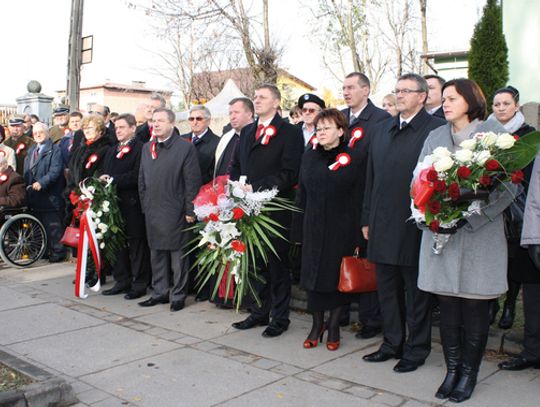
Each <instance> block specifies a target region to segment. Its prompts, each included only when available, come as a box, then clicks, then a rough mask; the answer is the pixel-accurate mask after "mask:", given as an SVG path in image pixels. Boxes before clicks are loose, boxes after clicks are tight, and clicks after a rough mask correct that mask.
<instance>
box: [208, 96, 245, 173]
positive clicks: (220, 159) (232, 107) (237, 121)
mask: <svg viewBox="0 0 540 407" xmlns="http://www.w3.org/2000/svg"><path fill="white" fill-rule="evenodd" d="M254 115H255V108H254V106H253V102H252V101H251V100H249V99H248V98H245V97H239V98H234V99H232V100H231V101H230V102H229V120H230V124H231V126H232V127H231V129H230V130H228V131H226V132H224V134H223V136H221V138H220V140H219V143H218V145H217V147H216V153H215V163H216V165H215V167H214V178H215V177H218V176H220V175H228V174H230V173H231V170H232V164H233V158H234V153H235V151H236V149H237V148H238V144H239V143H240V132H241V131H242V129H243V128H244V127H245V126H247V125H248V124H250V123H253V116H254Z"/></svg>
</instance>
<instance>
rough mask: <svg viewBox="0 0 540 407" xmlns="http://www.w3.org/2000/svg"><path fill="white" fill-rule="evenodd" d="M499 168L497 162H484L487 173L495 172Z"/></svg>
mask: <svg viewBox="0 0 540 407" xmlns="http://www.w3.org/2000/svg"><path fill="white" fill-rule="evenodd" d="M499 168H501V165H500V164H499V162H498V161H497V160H487V161H486V170H488V171H497V170H498V169H499Z"/></svg>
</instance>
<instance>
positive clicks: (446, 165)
mask: <svg viewBox="0 0 540 407" xmlns="http://www.w3.org/2000/svg"><path fill="white" fill-rule="evenodd" d="M453 165H454V160H452V157H442V158H440V159H439V160H437V161H436V162H435V163H434V164H433V167H434V168H435V171H437V172H444V171H447V170H449V169H450V168H452V166H453Z"/></svg>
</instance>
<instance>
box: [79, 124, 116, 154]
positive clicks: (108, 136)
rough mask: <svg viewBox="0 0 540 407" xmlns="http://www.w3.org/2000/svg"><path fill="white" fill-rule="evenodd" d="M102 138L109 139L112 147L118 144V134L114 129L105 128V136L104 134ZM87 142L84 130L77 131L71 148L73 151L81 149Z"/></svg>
mask: <svg viewBox="0 0 540 407" xmlns="http://www.w3.org/2000/svg"><path fill="white" fill-rule="evenodd" d="M102 138H105V139H107V140H108V143H109V144H110V145H113V144H116V142H117V141H118V140H117V139H116V133H115V131H114V129H112V128H109V127H105V134H103V136H102ZM85 142H86V140H85V138H84V132H83V131H82V130H77V131H76V132H75V134H74V135H73V145H72V147H71V151H73V150H75V149H76V148H79V147H80V146H82V145H83V144H85Z"/></svg>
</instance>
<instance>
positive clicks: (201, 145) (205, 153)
mask: <svg viewBox="0 0 540 407" xmlns="http://www.w3.org/2000/svg"><path fill="white" fill-rule="evenodd" d="M192 136H193V133H187V134H182V136H181V137H182V138H183V139H184V140H187V141H190V142H191V137H192ZM218 143H219V137H218V136H216V135H215V134H214V132H213V131H212V130H211V129H210V128H208V130H207V132H206V133H205V134H204V136H203V138H201V139H199V141H198V142H197V144H195V149H196V150H197V158H198V159H199V168H200V170H201V177H202V183H203V185H204V184H207V183H209V182H210V181H212V179H214V166H215V163H216V157H215V154H216V147H217V145H218Z"/></svg>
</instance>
